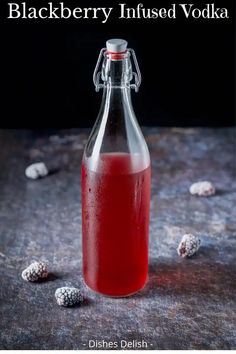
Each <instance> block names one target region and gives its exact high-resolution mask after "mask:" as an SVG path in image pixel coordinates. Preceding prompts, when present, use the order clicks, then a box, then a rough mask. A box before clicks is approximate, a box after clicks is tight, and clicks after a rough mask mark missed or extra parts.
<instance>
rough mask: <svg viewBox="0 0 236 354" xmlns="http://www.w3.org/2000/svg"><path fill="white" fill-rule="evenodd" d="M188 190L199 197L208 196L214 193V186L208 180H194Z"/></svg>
mask: <svg viewBox="0 0 236 354" xmlns="http://www.w3.org/2000/svg"><path fill="white" fill-rule="evenodd" d="M189 192H190V193H191V194H196V195H199V196H200V197H202V196H203V197H208V196H210V195H213V194H215V187H214V186H213V184H212V183H211V182H208V181H202V182H196V183H193V184H192V185H191V187H190V188H189Z"/></svg>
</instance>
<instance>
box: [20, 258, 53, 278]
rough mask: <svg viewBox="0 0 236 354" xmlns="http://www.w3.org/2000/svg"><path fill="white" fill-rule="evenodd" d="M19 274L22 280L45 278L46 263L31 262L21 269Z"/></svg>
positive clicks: (46, 273) (46, 274)
mask: <svg viewBox="0 0 236 354" xmlns="http://www.w3.org/2000/svg"><path fill="white" fill-rule="evenodd" d="M21 276H22V278H23V279H24V280H26V281H32V282H34V281H37V280H39V279H42V278H47V276H48V270H47V265H46V264H45V263H43V262H33V263H32V264H31V265H30V266H29V267H27V268H26V269H25V270H23V272H22V274H21Z"/></svg>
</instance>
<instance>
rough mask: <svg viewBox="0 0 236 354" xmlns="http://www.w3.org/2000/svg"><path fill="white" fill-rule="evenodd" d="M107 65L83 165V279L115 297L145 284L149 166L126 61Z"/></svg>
mask: <svg viewBox="0 0 236 354" xmlns="http://www.w3.org/2000/svg"><path fill="white" fill-rule="evenodd" d="M109 60H110V59H109V58H108V61H107V62H106V63H105V66H104V72H105V74H103V76H106V77H107V78H110V80H108V79H107V80H106V83H105V85H104V93H103V101H102V104H101V109H100V112H99V115H98V118H97V121H96V123H95V126H94V128H93V130H92V133H91V135H90V138H89V140H88V143H87V145H86V148H85V151H84V155H83V161H82V171H81V172H82V244H83V275H84V280H85V283H86V284H87V285H88V286H89V287H90V288H91V289H92V290H94V291H96V292H98V293H101V294H104V295H108V296H115V297H119V296H128V295H130V294H133V293H135V292H136V291H138V290H140V289H141V288H143V287H144V285H145V283H146V280H147V275H148V234H149V208H150V184H151V182H150V181H151V167H150V157H149V152H148V149H147V146H146V143H145V140H144V138H143V135H142V133H141V130H140V128H139V126H138V123H137V121H136V118H135V115H134V112H133V108H132V104H131V97H130V86H129V76H130V73H129V70H130V63H129V58H127V57H125V58H124V59H123V58H120V57H119V61H117V60H115V61H113V60H110V61H109Z"/></svg>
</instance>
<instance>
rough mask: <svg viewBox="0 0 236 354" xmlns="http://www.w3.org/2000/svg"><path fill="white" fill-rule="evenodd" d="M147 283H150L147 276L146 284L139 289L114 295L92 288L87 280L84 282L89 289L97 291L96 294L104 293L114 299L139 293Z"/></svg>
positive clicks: (103, 294)
mask: <svg viewBox="0 0 236 354" xmlns="http://www.w3.org/2000/svg"><path fill="white" fill-rule="evenodd" d="M147 283H148V277H147V279H146V281H145V283H144V285H143V286H142V287H141V288H139V289H137V290H134V291H132V292H130V293H128V294H122V295H112V294H106V293H103V292H101V291H98V290H95V289H93V288H92V287H91V286H90V285H88V284H87V283H86V281H85V280H84V284H85V285H86V287H87V288H88V289H89V290H91V291H93V292H94V293H96V294H98V295H102V296H104V297H109V298H113V299H122V298H125V297H130V296H133V295H135V294H137V293H139V292H140V291H142V290H143V289H144V288H145V287H146V285H147Z"/></svg>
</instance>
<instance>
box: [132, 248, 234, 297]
mask: <svg viewBox="0 0 236 354" xmlns="http://www.w3.org/2000/svg"><path fill="white" fill-rule="evenodd" d="M197 257H198V258H197ZM197 257H196V258H194V257H192V258H191V259H181V260H180V261H179V262H173V263H171V264H170V261H169V260H167V261H166V263H163V261H162V262H159V261H158V260H156V259H151V260H150V264H149V281H148V283H147V285H146V287H145V288H144V289H143V291H141V292H140V293H138V294H137V295H135V296H137V297H155V296H162V295H173V296H176V295H183V296H185V295H188V296H189V295H193V296H196V297H198V296H201V295H204V296H205V295H210V296H215V297H218V298H219V301H220V299H221V298H222V299H224V301H225V300H232V299H234V298H235V290H236V286H235V284H236V271H235V265H234V264H227V265H226V264H223V263H216V262H215V263H214V262H213V261H211V260H210V259H206V260H204V261H203V259H202V258H201V259H200V257H199V255H198V256H197Z"/></svg>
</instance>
